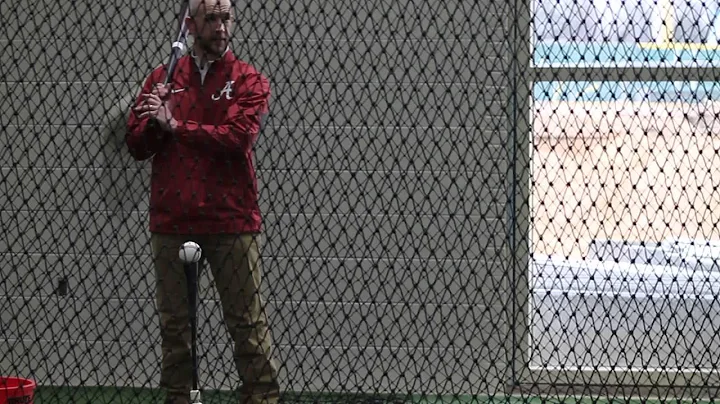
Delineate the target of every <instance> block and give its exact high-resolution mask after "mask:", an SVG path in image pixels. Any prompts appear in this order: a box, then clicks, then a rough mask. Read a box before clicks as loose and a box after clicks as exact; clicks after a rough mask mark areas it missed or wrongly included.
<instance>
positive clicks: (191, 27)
mask: <svg viewBox="0 0 720 404" xmlns="http://www.w3.org/2000/svg"><path fill="white" fill-rule="evenodd" d="M185 25H187V29H188V33H189V34H190V35H195V33H197V26H196V25H195V19H193V18H192V17H190V16H188V17H186V18H185Z"/></svg>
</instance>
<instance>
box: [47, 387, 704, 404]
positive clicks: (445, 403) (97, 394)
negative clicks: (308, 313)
mask: <svg viewBox="0 0 720 404" xmlns="http://www.w3.org/2000/svg"><path fill="white" fill-rule="evenodd" d="M162 400H163V396H162V394H161V392H160V391H159V390H153V389H132V388H115V387H83V388H76V387H39V388H38V389H37V391H36V395H35V400H34V404H70V403H72V404H130V403H132V404H162V402H163V401H162ZM202 402H203V404H230V403H232V404H237V403H238V400H237V397H236V395H235V394H234V393H232V392H225V391H222V392H216V391H206V392H203V400H202ZM282 402H283V403H287V404H295V403H297V404H300V403H302V404H305V403H308V404H309V403H322V404H330V403H337V404H380V403H383V404H396V403H397V404H400V403H402V404H686V403H687V404H712V403H713V401H711V400H708V401H682V400H676V399H666V400H660V399H654V400H650V399H610V398H608V397H602V396H599V397H598V396H594V397H587V396H586V397H581V398H574V397H561V396H552V395H548V396H544V397H539V396H522V397H521V396H493V397H488V396H443V397H423V396H420V395H418V396H411V397H407V398H405V399H399V398H385V397H382V396H371V395H362V396H360V395H353V394H348V395H338V394H322V393H303V394H299V393H286V394H284V395H283V400H282ZM714 403H715V404H718V401H715V402H714Z"/></svg>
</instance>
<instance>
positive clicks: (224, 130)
mask: <svg viewBox="0 0 720 404" xmlns="http://www.w3.org/2000/svg"><path fill="white" fill-rule="evenodd" d="M235 91H236V92H235V94H236V95H235V100H234V102H233V104H232V105H230V107H229V108H228V111H227V116H226V118H225V121H224V122H222V123H221V124H219V125H217V124H201V123H199V122H195V121H190V120H185V121H182V120H177V126H176V127H175V130H174V135H175V138H176V139H177V141H178V142H180V143H183V144H185V145H187V146H190V147H194V148H198V149H202V150H206V151H212V152H232V153H237V152H240V153H242V152H246V151H248V150H250V149H251V148H252V146H253V144H254V143H255V140H256V139H257V137H258V134H259V132H260V130H261V128H262V123H263V120H264V118H265V116H266V115H267V113H268V103H269V99H270V84H269V82H268V80H267V78H265V77H264V76H263V75H262V74H260V73H257V72H254V73H252V74H247V75H245V77H244V80H243V82H241V83H240V84H239V85H238V87H237V88H236V90H235Z"/></svg>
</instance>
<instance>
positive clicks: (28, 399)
mask: <svg viewBox="0 0 720 404" xmlns="http://www.w3.org/2000/svg"><path fill="white" fill-rule="evenodd" d="M35 387H37V385H36V384H35V382H34V381H32V380H30V379H22V378H19V377H0V404H33V398H34V396H35Z"/></svg>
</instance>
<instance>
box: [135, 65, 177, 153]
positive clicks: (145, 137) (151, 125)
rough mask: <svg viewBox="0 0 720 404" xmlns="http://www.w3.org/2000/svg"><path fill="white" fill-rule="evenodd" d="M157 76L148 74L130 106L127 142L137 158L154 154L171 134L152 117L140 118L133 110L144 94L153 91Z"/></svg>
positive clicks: (161, 147)
mask: <svg viewBox="0 0 720 404" xmlns="http://www.w3.org/2000/svg"><path fill="white" fill-rule="evenodd" d="M155 76H156V74H155V73H153V74H151V75H150V76H148V78H147V79H146V80H145V84H144V85H143V88H142V91H141V92H140V94H138V96H137V97H136V98H135V102H134V103H133V104H132V105H131V106H130V108H131V110H130V117H129V118H128V122H127V132H126V133H125V143H126V144H127V147H128V150H129V151H130V154H131V155H132V156H133V158H134V159H135V160H140V161H142V160H146V159H149V158H150V157H152V156H154V155H155V154H156V153H157V152H159V151H160V150H162V149H163V147H164V146H165V145H166V144H167V141H168V139H169V135H170V134H169V133H168V132H167V131H164V130H163V129H162V128H160V125H158V124H157V123H156V122H153V121H151V120H150V118H148V117H144V118H139V117H138V115H137V114H136V113H135V111H133V109H134V108H135V107H136V106H138V105H139V104H140V102H141V101H142V94H145V93H149V92H151V91H152V88H153V86H154V85H155V83H156V81H155Z"/></svg>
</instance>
